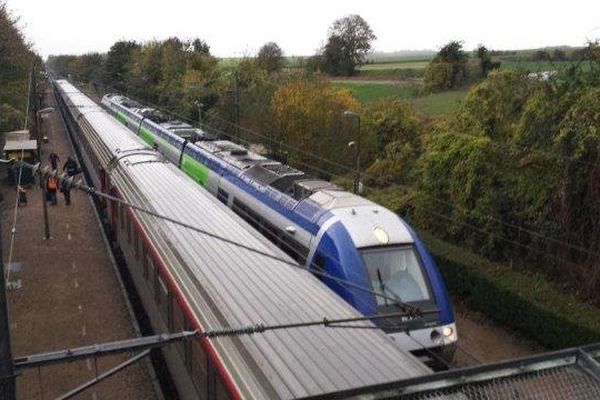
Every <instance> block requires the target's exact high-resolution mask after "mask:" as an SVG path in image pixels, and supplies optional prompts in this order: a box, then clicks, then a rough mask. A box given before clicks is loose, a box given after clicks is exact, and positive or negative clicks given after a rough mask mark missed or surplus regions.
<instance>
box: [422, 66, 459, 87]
mask: <svg viewBox="0 0 600 400" xmlns="http://www.w3.org/2000/svg"><path fill="white" fill-rule="evenodd" d="M424 80H425V87H426V88H427V90H428V91H430V92H439V91H442V90H448V89H451V88H452V86H453V85H454V68H453V67H452V64H450V63H446V62H430V63H429V65H427V68H426V69H425V76H424Z"/></svg>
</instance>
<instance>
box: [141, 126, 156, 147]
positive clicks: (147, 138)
mask: <svg viewBox="0 0 600 400" xmlns="http://www.w3.org/2000/svg"><path fill="white" fill-rule="evenodd" d="M139 136H140V137H141V138H142V140H143V141H144V142H146V143H148V144H149V145H150V146H152V145H153V144H154V137H155V135H154V134H153V133H152V132H150V131H149V130H148V129H146V128H142V129H140V132H139Z"/></svg>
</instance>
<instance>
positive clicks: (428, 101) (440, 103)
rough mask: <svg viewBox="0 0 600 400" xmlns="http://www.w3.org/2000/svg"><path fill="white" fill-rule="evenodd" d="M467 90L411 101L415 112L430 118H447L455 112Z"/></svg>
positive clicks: (432, 95) (417, 98)
mask: <svg viewBox="0 0 600 400" xmlns="http://www.w3.org/2000/svg"><path fill="white" fill-rule="evenodd" d="M467 92H468V89H457V90H449V91H447V92H440V93H433V94H428V95H425V96H420V97H416V98H414V99H411V103H412V105H413V107H414V108H415V110H417V111H420V112H422V113H423V114H426V115H429V116H430V117H436V118H437V117H448V116H450V115H452V114H453V113H454V111H456V109H457V108H458V106H459V104H460V102H461V101H462V99H464V98H465V96H466V94H467Z"/></svg>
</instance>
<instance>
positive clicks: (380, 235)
mask: <svg viewBox="0 0 600 400" xmlns="http://www.w3.org/2000/svg"><path fill="white" fill-rule="evenodd" d="M373 234H374V235H375V237H376V238H377V240H379V243H381V244H387V243H388V242H389V241H390V237H389V236H388V234H387V232H386V231H384V230H383V229H382V228H380V227H376V228H375V229H373Z"/></svg>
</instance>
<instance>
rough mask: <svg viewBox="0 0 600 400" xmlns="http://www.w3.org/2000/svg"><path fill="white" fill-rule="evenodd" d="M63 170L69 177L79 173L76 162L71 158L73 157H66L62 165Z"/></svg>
mask: <svg viewBox="0 0 600 400" xmlns="http://www.w3.org/2000/svg"><path fill="white" fill-rule="evenodd" d="M63 171H67V175H69V177H71V176H74V175H76V174H78V173H79V166H78V165H77V162H75V160H73V158H71V157H67V161H65V165H63Z"/></svg>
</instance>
